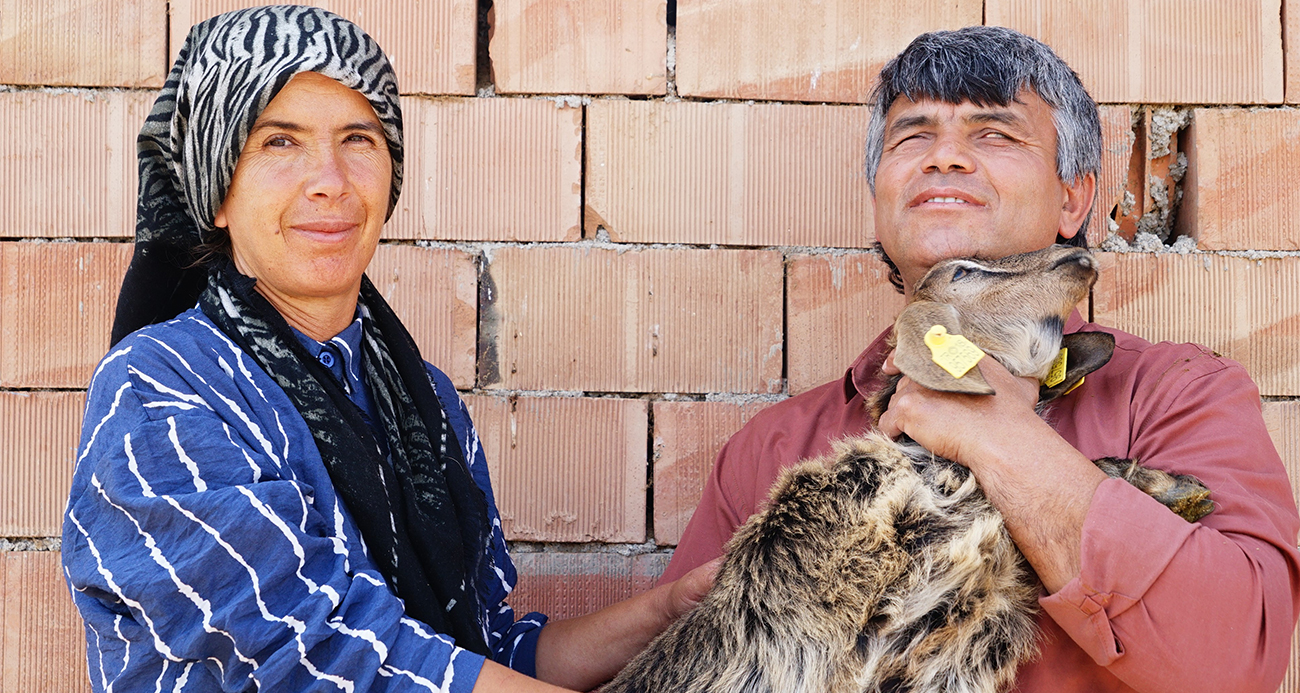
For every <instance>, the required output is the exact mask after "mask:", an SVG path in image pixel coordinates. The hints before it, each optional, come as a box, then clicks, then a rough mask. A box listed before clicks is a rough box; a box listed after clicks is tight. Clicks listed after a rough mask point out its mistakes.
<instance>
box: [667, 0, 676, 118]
mask: <svg viewBox="0 0 1300 693" xmlns="http://www.w3.org/2000/svg"><path fill="white" fill-rule="evenodd" d="M665 17H666V19H667V21H666V22H665V23H666V24H667V25H668V45H667V48H666V52H665V53H664V70H665V72H666V73H667V74H666V75H665V81H666V82H667V85H666V87H667V92H668V93H667V97H666V98H667V99H668V100H672V99H675V98H677V0H668V9H667V11H666V14H665Z"/></svg>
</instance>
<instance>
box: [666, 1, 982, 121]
mask: <svg viewBox="0 0 1300 693" xmlns="http://www.w3.org/2000/svg"><path fill="white" fill-rule="evenodd" d="M982 6H983V3H982V2H980V0H916V1H914V2H908V3H893V2H816V3H809V2H799V1H798V0H765V1H763V2H757V1H750V2H719V1H717V0H681V1H680V2H678V4H677V90H678V92H679V93H680V94H682V95H683V96H709V97H725V98H736V99H776V100H789V101H841V102H864V101H865V100H866V99H867V96H868V93H869V91H870V88H871V86H872V84H873V82H874V80H875V77H876V73H877V72H879V71H880V68H881V67H882V66H883V65H884V63H885V62H886V61H888V60H889V59H890V58H892V57H894V55H895V54H896V53H898V52H899V51H901V50H902V49H903V48H904V47H905V46H907V44H908V43H909V42H910V41H911V40H912V38H913V37H915V36H916V35H917V34H920V33H922V32H925V31H932V30H935V29H956V28H958V27H962V26H968V25H971V24H979V23H980V16H981V11H982Z"/></svg>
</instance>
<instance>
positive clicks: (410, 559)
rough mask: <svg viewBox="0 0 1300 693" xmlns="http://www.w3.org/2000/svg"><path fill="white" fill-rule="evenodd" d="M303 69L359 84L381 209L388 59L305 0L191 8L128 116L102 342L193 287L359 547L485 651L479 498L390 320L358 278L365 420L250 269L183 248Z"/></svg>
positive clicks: (395, 122)
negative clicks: (125, 225)
mask: <svg viewBox="0 0 1300 693" xmlns="http://www.w3.org/2000/svg"><path fill="white" fill-rule="evenodd" d="M307 71H313V72H319V73H321V74H323V75H325V76H327V77H331V78H333V79H335V80H338V81H339V82H340V83H342V84H343V85H344V86H347V87H350V88H352V89H356V90H357V91H359V92H360V93H361V94H362V95H364V96H365V97H366V98H367V99H368V100H369V102H370V104H371V106H372V107H374V110H375V113H376V115H377V116H378V117H379V121H380V123H381V124H382V125H383V128H384V134H385V137H386V139H387V141H388V149H389V152H390V153H391V155H392V160H393V167H392V168H393V182H392V194H391V197H390V199H389V213H390V214H391V213H392V209H393V206H394V205H395V203H396V201H397V196H398V192H399V191H400V189H401V183H402V113H401V109H400V106H399V103H398V92H397V80H396V77H395V75H394V74H393V69H392V66H391V65H390V64H389V62H388V59H387V58H386V57H385V56H384V53H383V51H382V50H381V49H380V48H379V46H378V44H376V43H375V42H374V40H373V39H371V38H370V37H369V36H367V35H366V33H365V32H363V31H362V30H361V29H360V28H359V27H357V26H356V25H355V24H352V23H351V22H349V21H347V20H345V19H343V18H341V17H339V16H337V15H334V14H331V13H329V12H326V11H324V10H321V9H318V8H314V7H299V6H273V7H258V8H253V9H247V10H240V11H236V12H229V13H226V14H222V15H219V16H217V17H213V18H212V19H209V20H207V21H205V22H202V23H200V24H197V25H195V26H194V28H193V29H191V31H190V34H189V37H188V38H187V39H186V41H185V45H184V46H183V47H182V48H181V52H180V56H179V58H177V60H176V64H175V65H174V66H173V67H172V70H171V73H170V74H169V75H168V77H167V82H166V84H165V85H164V87H163V91H162V93H161V95H160V96H159V97H158V100H157V102H155V104H154V107H153V110H152V111H151V112H150V114H149V117H148V120H147V121H146V123H145V125H144V128H143V129H141V131H140V137H139V141H138V148H139V155H140V199H139V207H138V218H137V221H136V246H135V255H134V257H133V258H132V260H131V265H130V267H129V268H128V270H127V275H126V278H125V280H124V281H123V283H122V293H121V295H120V296H119V298H118V308H117V315H116V318H115V321H114V326H113V342H114V343H116V342H117V341H118V340H120V339H121V338H122V337H124V336H126V335H127V334H128V333H130V332H132V331H134V330H136V329H138V328H140V327H143V326H145V325H148V324H151V323H154V322H159V321H163V320H168V319H170V318H172V317H174V316H175V315H177V314H179V313H180V312H182V311H184V310H187V309H189V308H192V307H193V306H194V305H195V301H196V300H197V301H198V304H199V307H200V308H201V309H202V310H203V312H204V314H206V315H207V316H208V317H209V318H210V319H211V320H212V321H213V322H214V323H216V325H217V326H218V327H220V328H221V330H222V331H223V332H224V333H225V334H226V336H228V337H229V338H230V339H232V340H233V341H234V342H235V343H236V344H238V345H239V346H240V347H241V348H242V349H243V350H244V351H245V352H246V353H247V354H249V355H250V356H251V357H253V359H255V360H256V361H257V362H258V364H259V365H261V367H262V368H263V370H265V371H266V372H267V373H268V374H269V375H270V376H271V377H272V378H273V379H274V380H275V381H276V383H277V384H279V385H280V387H281V388H282V389H283V390H284V391H285V394H287V395H288V396H289V398H290V399H291V400H292V401H293V403H294V406H295V407H296V408H297V410H298V412H299V413H300V414H302V416H303V419H304V420H305V421H306V423H307V426H308V428H309V429H310V430H311V433H312V438H313V439H314V440H315V442H316V447H317V449H318V450H319V452H320V455H321V459H322V461H323V462H324V463H325V467H326V469H327V470H328V471H329V475H330V479H331V480H332V481H333V483H334V486H335V488H336V490H337V491H338V494H339V496H340V497H341V498H342V499H343V502H344V504H345V505H346V507H347V509H348V511H349V512H350V513H351V515H352V516H353V519H354V520H355V521H356V523H357V525H358V527H359V529H360V531H361V535H362V539H363V540H364V541H365V546H366V548H367V550H368V552H369V555H370V556H371V558H373V559H374V561H375V563H376V564H377V565H378V567H379V569H380V571H381V572H382V573H383V574H384V576H385V577H386V578H387V581H388V584H389V586H390V587H391V588H392V589H393V590H394V592H395V593H396V594H397V595H398V596H400V597H402V598H403V600H404V601H405V603H406V611H407V613H408V614H410V615H411V616H414V617H416V618H418V619H421V620H423V621H425V622H426V623H428V624H429V625H430V626H432V627H434V628H435V629H436V630H438V631H440V632H443V633H446V634H449V635H451V636H452V637H454V638H455V640H456V642H457V644H458V645H460V646H461V647H464V648H466V649H469V650H472V651H475V652H479V653H480V654H486V653H487V646H486V627H485V624H484V623H483V622H482V613H483V611H482V609H481V607H480V603H481V596H480V595H479V594H478V591H477V589H476V585H477V583H478V576H479V575H480V574H481V573H480V572H479V571H480V569H481V567H482V561H484V560H489V559H488V558H487V556H488V548H489V544H488V542H489V541H490V532H489V527H488V521H487V510H486V501H485V499H484V496H483V493H482V491H480V490H479V488H478V486H477V485H475V483H474V481H473V478H472V476H471V475H470V472H469V469H468V466H467V465H466V463H465V459H464V455H463V453H462V451H461V449H460V445H459V444H458V443H457V441H456V438H455V435H454V434H453V432H452V430H451V427H450V425H449V423H448V420H447V416H446V413H445V412H444V411H443V410H442V407H441V405H440V403H439V400H438V397H437V394H436V393H435V392H434V390H433V387H432V385H431V383H430V381H429V377H428V373H427V372H426V371H425V367H424V361H423V359H422V358H421V357H420V354H419V350H418V349H417V348H416V345H415V342H414V341H413V340H412V339H411V337H410V335H409V334H408V333H407V331H406V329H405V328H404V327H403V326H402V324H401V321H399V320H398V319H397V317H396V316H395V315H394V314H393V312H392V310H391V309H390V308H389V307H388V305H387V304H386V303H385V302H384V300H383V298H382V297H381V296H380V295H379V293H378V292H377V291H375V289H374V287H373V286H372V285H371V284H370V282H369V280H368V279H364V278H363V280H362V287H361V295H360V297H359V302H358V309H359V311H360V312H361V314H362V316H363V317H364V318H365V319H364V320H363V321H362V324H363V335H364V336H363V339H362V358H361V366H362V372H363V375H364V377H365V380H366V384H367V386H368V387H369V389H370V394H371V396H372V399H373V400H374V403H375V406H376V410H377V411H378V414H379V418H380V421H378V422H375V427H374V428H373V429H372V428H371V427H370V425H369V424H367V423H366V420H365V419H364V418H363V416H362V413H361V410H360V409H359V408H358V407H357V406H356V405H355V404H353V403H352V402H351V400H349V399H348V396H347V393H346V392H344V390H343V388H342V385H341V384H340V383H339V382H338V381H337V380H336V379H335V378H334V376H333V375H332V374H331V373H330V372H329V371H328V369H326V368H325V367H324V366H322V365H320V364H319V363H318V362H317V361H316V359H314V358H311V356H310V355H309V354H308V353H307V351H306V349H304V348H303V346H302V345H301V343H299V341H298V340H297V339H296V337H295V336H294V335H293V333H292V331H291V330H290V328H289V325H288V324H287V323H286V322H285V321H284V318H283V317H282V316H281V315H280V314H279V312H277V311H276V310H275V308H274V307H273V306H271V304H270V303H269V302H268V301H267V300H266V299H265V298H263V297H262V295H261V294H259V293H258V292H257V291H256V289H255V288H254V287H255V285H256V280H254V279H251V278H249V277H245V276H243V275H242V274H240V273H239V272H238V270H237V269H236V268H235V266H234V264H233V263H232V262H230V261H229V259H226V258H224V257H223V258H221V259H219V260H217V261H215V262H213V263H210V265H209V266H208V267H204V268H196V267H193V263H194V260H195V255H196V253H195V250H196V248H197V247H198V246H199V245H200V244H201V243H207V242H210V241H211V240H212V239H213V237H214V235H215V234H216V233H218V232H217V230H216V228H215V226H214V224H213V220H214V219H215V217H216V214H217V210H218V209H219V208H220V207H221V204H222V202H223V200H224V199H225V196H226V192H227V191H228V190H229V188H230V181H231V178H232V176H233V175H234V171H235V165H236V163H237V162H238V160H239V155H240V152H241V151H242V150H243V147H244V143H245V140H247V138H248V134H249V132H250V130H251V129H252V127H253V125H254V123H255V122H256V121H257V118H258V116H259V115H261V113H262V111H263V110H264V109H265V108H266V106H267V104H268V103H270V102H271V100H272V99H274V98H275V96H276V94H278V93H279V91H280V89H281V88H282V87H284V85H285V84H287V83H288V82H289V80H290V79H292V78H293V76H294V75H296V74H298V73H300V72H307ZM376 434H377V435H376ZM385 449H386V453H387V454H385Z"/></svg>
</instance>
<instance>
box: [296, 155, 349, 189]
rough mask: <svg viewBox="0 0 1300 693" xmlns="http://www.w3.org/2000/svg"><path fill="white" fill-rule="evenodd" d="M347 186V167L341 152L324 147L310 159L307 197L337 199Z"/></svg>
mask: <svg viewBox="0 0 1300 693" xmlns="http://www.w3.org/2000/svg"><path fill="white" fill-rule="evenodd" d="M349 185H350V183H349V181H348V175H347V167H346V165H345V162H344V161H343V156H342V153H341V152H339V151H338V150H337V149H335V148H333V147H326V148H324V149H323V150H322V151H321V152H320V153H319V154H318V155H317V156H314V157H312V161H311V163H310V169H309V170H308V172H307V191H306V192H307V195H308V196H309V197H327V198H334V197H338V196H339V195H342V194H343V193H344V192H346V191H347V189H348V187H349Z"/></svg>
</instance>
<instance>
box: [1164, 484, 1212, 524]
mask: <svg viewBox="0 0 1300 693" xmlns="http://www.w3.org/2000/svg"><path fill="white" fill-rule="evenodd" d="M1156 500H1158V501H1160V502H1161V503H1164V504H1165V506H1166V507H1168V508H1169V509H1170V510H1172V511H1174V513H1176V514H1177V515H1178V516H1179V517H1181V518H1183V519H1184V520H1187V521H1188V522H1196V521H1197V520H1199V519H1201V518H1202V517H1205V516H1206V515H1209V514H1210V513H1212V512H1214V501H1212V500H1210V489H1208V488H1205V484H1202V483H1201V480H1200V479H1197V478H1196V477H1194V476H1188V475H1186V474H1178V475H1175V476H1174V484H1173V487H1172V488H1170V489H1169V490H1168V492H1167V493H1165V494H1164V497H1160V496H1157V497H1156Z"/></svg>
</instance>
